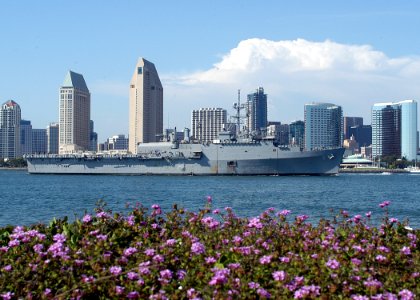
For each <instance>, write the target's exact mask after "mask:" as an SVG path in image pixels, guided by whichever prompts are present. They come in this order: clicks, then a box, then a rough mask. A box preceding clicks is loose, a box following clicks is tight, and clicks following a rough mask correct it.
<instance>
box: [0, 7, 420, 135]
mask: <svg viewBox="0 0 420 300" xmlns="http://www.w3.org/2000/svg"><path fill="white" fill-rule="evenodd" d="M418 28H420V4H419V3H418V2H417V1H387V2H385V1H347V2H342V1H293V2H292V1H79V0H75V1H39V2H33V1H8V2H6V3H2V7H1V10H0V33H1V34H0V38H1V46H0V76H1V80H0V102H1V103H3V102H5V101H6V100H8V99H14V100H15V101H16V102H17V103H19V104H20V106H21V109H22V117H23V118H25V119H29V120H31V121H32V123H33V126H34V127H35V128H44V127H46V126H47V125H48V123H49V122H53V121H57V120H58V90H59V87H60V85H61V83H62V81H63V80H64V77H65V74H66V72H67V70H69V69H71V70H73V71H76V72H79V73H82V74H83V75H84V77H85V80H86V82H87V85H88V87H89V89H90V91H91V94H92V96H91V97H92V105H91V111H92V113H91V115H92V119H93V120H94V121H95V127H96V128H95V129H96V131H97V132H98V133H99V140H100V141H101V142H102V141H104V140H105V139H106V138H107V137H108V136H111V135H115V134H119V133H125V134H127V133H128V86H129V81H130V78H131V76H132V73H133V71H134V67H135V64H136V61H137V59H138V57H140V56H142V57H145V58H146V59H148V60H150V61H152V62H154V63H155V65H156V68H157V70H158V72H159V75H160V77H161V79H162V83H163V86H164V106H165V108H164V114H165V116H164V119H165V127H166V126H168V124H169V126H170V127H173V126H177V128H183V127H184V126H189V124H190V114H191V110H192V109H196V108H200V107H223V108H226V109H228V111H229V112H232V111H231V109H230V108H231V105H232V103H233V102H234V101H235V100H236V95H237V89H241V90H242V95H243V97H242V99H243V100H244V99H245V94H246V93H248V92H250V91H252V90H253V89H255V88H257V87H258V86H263V87H264V88H265V91H266V92H267V94H268V95H269V119H270V120H279V121H282V122H284V123H288V122H290V121H293V120H295V119H302V118H303V105H304V103H309V102H312V101H325V102H332V103H335V104H338V105H342V106H343V110H344V114H345V115H354V116H363V117H364V118H365V123H368V124H369V123H370V107H371V105H372V104H373V103H375V102H384V101H399V100H404V99H415V100H419V99H420V87H419V86H420V84H419V79H420V35H419V34H418ZM232 113H233V112H232Z"/></svg>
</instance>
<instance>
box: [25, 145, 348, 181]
mask: <svg viewBox="0 0 420 300" xmlns="http://www.w3.org/2000/svg"><path fill="white" fill-rule="evenodd" d="M141 151H142V154H139V155H137V156H134V155H120V156H118V155H114V156H97V155H96V156H91V157H86V156H80V155H66V156H57V155H56V156H42V155H38V156H29V157H27V162H28V172H29V173H30V174H98V175H99V174H104V175H105V174H110V175H333V174H337V173H338V168H339V165H340V163H341V159H342V156H343V153H344V149H342V148H337V149H328V150H319V151H290V150H284V149H281V148H279V147H275V146H274V145H272V144H271V145H270V143H254V144H240V143H229V144H209V145H201V144H180V145H177V147H174V146H173V145H172V144H170V143H165V144H163V145H162V144H161V143H159V144H158V143H156V144H149V145H146V146H144V147H143V149H141ZM151 154H153V155H151Z"/></svg>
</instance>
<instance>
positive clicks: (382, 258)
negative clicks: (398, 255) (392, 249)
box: [375, 254, 386, 262]
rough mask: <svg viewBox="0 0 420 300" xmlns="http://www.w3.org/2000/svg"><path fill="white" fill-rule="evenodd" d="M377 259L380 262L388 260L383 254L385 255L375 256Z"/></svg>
mask: <svg viewBox="0 0 420 300" xmlns="http://www.w3.org/2000/svg"><path fill="white" fill-rule="evenodd" d="M375 259H376V260H377V261H379V262H384V261H386V257H385V256H383V255H380V254H379V255H377V256H376V258H375Z"/></svg>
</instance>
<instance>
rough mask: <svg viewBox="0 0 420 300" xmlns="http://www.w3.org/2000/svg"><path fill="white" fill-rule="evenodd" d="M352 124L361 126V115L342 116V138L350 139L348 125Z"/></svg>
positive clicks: (351, 125)
mask: <svg viewBox="0 0 420 300" xmlns="http://www.w3.org/2000/svg"><path fill="white" fill-rule="evenodd" d="M353 126H363V118H362V117H344V118H343V129H344V139H350V137H351V134H350V127H353Z"/></svg>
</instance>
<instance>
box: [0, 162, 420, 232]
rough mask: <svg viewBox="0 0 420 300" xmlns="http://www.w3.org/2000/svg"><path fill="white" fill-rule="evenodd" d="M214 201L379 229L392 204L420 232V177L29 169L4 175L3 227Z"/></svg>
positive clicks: (0, 177) (243, 212)
mask: <svg viewBox="0 0 420 300" xmlns="http://www.w3.org/2000/svg"><path fill="white" fill-rule="evenodd" d="M207 196H211V197H212V199H213V204H212V206H213V208H221V209H223V208H225V207H231V208H232V209H233V211H234V212H235V213H236V214H237V215H239V216H243V217H254V216H258V215H259V214H260V213H262V212H263V211H264V210H266V209H267V208H270V207H273V208H275V209H277V210H283V209H288V210H291V211H292V216H291V217H289V220H292V219H293V217H294V216H297V215H308V216H309V220H308V221H309V222H312V223H316V222H318V220H319V219H320V218H330V217H331V216H332V215H336V214H338V213H339V211H340V210H346V211H348V212H349V214H350V216H353V215H356V214H361V215H363V216H364V214H365V213H366V212H369V211H371V212H372V222H373V223H375V224H379V222H380V220H381V218H382V217H383V216H384V209H382V208H380V207H379V204H380V203H381V202H383V201H391V205H390V206H389V207H388V209H389V216H390V217H395V218H397V219H398V220H400V221H403V220H408V221H409V224H410V226H411V227H413V228H420V175H413V174H392V175H382V174H339V175H337V176H319V177H318V176H244V177H242V176H220V177H219V176H112V175H104V176H97V175H92V176H91V175H64V176H63V175H30V174H28V173H27V172H26V171H24V170H0V226H6V225H14V226H16V225H30V224H34V223H47V222H49V221H50V220H51V219H53V218H62V217H64V216H68V217H69V219H70V220H74V218H75V217H82V216H83V214H84V213H85V212H88V213H92V212H93V211H94V208H95V207H96V203H97V202H98V200H104V201H105V202H106V203H107V207H108V208H110V209H112V210H113V211H114V212H122V213H124V212H127V210H128V209H127V207H126V206H127V204H128V203H131V204H132V205H134V204H135V203H136V202H140V203H141V204H142V205H144V206H146V207H150V206H151V205H152V204H159V205H160V206H161V207H162V208H163V209H164V211H169V210H170V209H171V208H172V206H173V205H174V204H177V205H178V207H183V208H185V209H188V210H190V211H198V210H199V209H200V208H203V207H204V206H205V204H206V202H207Z"/></svg>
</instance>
